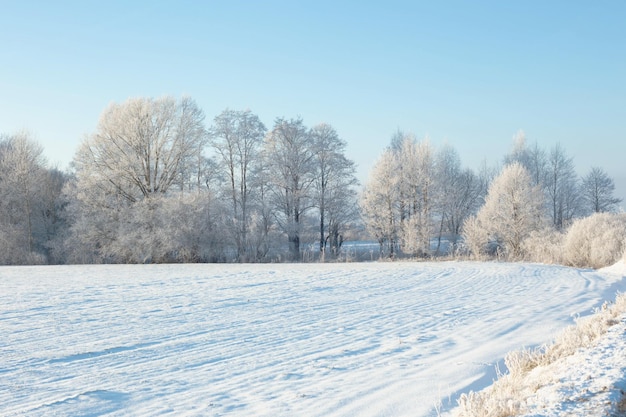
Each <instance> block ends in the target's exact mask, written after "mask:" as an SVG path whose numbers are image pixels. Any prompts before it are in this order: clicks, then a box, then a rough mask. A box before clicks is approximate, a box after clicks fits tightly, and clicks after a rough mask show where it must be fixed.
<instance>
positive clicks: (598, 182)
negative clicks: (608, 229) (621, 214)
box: [581, 167, 622, 213]
mask: <svg viewBox="0 0 626 417" xmlns="http://www.w3.org/2000/svg"><path fill="white" fill-rule="evenodd" d="M614 192H615V184H614V182H613V179H612V178H611V177H610V176H609V175H608V174H607V173H606V172H605V171H604V170H603V169H602V168H599V167H593V168H592V169H591V171H589V173H588V174H587V175H585V176H584V177H583V179H582V184H581V194H582V199H583V204H584V207H583V210H584V211H585V212H586V213H605V212H613V211H615V210H616V209H617V206H618V204H619V203H621V202H622V199H621V198H617V197H615V196H614V195H613V193H614Z"/></svg>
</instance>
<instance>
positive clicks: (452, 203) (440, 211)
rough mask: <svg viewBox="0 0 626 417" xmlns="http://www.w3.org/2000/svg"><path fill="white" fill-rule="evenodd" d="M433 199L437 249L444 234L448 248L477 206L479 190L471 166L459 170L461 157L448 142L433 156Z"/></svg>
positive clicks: (480, 194)
mask: <svg viewBox="0 0 626 417" xmlns="http://www.w3.org/2000/svg"><path fill="white" fill-rule="evenodd" d="M434 188H435V193H436V195H435V197H434V198H435V200H436V203H435V205H436V211H437V215H438V216H439V219H438V221H439V227H438V229H439V231H438V243H437V252H438V251H439V249H440V245H441V239H442V236H443V233H445V232H447V233H449V235H450V244H451V248H450V249H452V250H453V249H454V248H455V247H456V244H457V241H458V237H459V236H460V234H461V228H462V226H463V222H464V221H465V219H467V218H468V217H469V216H470V215H472V214H474V213H475V212H476V210H477V209H478V205H479V203H480V201H481V198H482V193H481V191H482V189H481V185H480V182H479V179H478V177H477V176H476V174H474V172H473V171H472V170H471V169H462V167H461V158H460V157H459V154H458V153H457V151H456V150H455V149H454V148H453V147H452V146H450V145H444V146H443V147H442V148H441V149H439V151H438V152H437V153H436V157H435V187H434Z"/></svg>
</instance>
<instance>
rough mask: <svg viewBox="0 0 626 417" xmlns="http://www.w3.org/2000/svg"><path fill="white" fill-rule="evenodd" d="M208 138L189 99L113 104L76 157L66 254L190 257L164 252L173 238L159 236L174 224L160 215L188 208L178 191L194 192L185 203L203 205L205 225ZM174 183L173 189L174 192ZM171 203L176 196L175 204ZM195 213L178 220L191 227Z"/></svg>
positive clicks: (111, 258)
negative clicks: (205, 148) (193, 202)
mask: <svg viewBox="0 0 626 417" xmlns="http://www.w3.org/2000/svg"><path fill="white" fill-rule="evenodd" d="M206 139H207V135H206V130H205V128H204V114H203V112H202V111H201V110H200V108H199V107H198V106H197V105H196V103H195V102H194V101H193V100H192V99H190V98H186V97H185V98H182V99H180V100H176V99H174V98H171V97H164V98H160V99H153V98H137V99H129V100H127V101H126V102H124V103H122V104H112V105H110V106H109V107H108V108H107V109H106V110H105V111H104V112H103V114H102V116H101V118H100V121H99V123H98V126H97V129H96V132H95V133H94V134H92V135H91V136H89V137H87V138H86V139H85V140H84V141H83V143H82V144H81V146H80V147H79V149H78V152H77V153H76V156H75V158H74V166H75V168H76V173H75V181H74V182H73V183H72V184H71V186H68V187H67V193H66V195H67V196H68V207H67V211H66V214H67V217H68V218H70V219H71V220H72V225H71V227H70V233H69V236H68V239H66V242H65V245H64V250H65V253H66V254H67V256H68V257H69V258H70V259H73V260H75V261H87V262H148V261H149V262H163V261H175V260H183V259H187V260H189V259H192V258H193V256H187V255H185V251H183V250H182V249H181V248H180V247H178V248H177V249H174V248H173V246H168V244H167V243H168V242H170V243H171V242H175V241H176V239H173V238H172V239H169V238H168V237H167V234H166V233H165V232H164V231H165V230H168V227H169V225H170V224H171V223H172V222H173V221H174V220H173V219H167V218H163V216H167V214H166V213H167V212H168V210H170V209H172V210H173V208H174V207H178V208H182V207H188V206H185V204H183V191H184V190H186V189H192V190H195V193H193V194H192V195H190V196H189V198H185V199H184V201H195V202H203V206H204V205H205V204H206V207H207V209H206V210H198V211H196V213H197V215H198V216H201V215H202V216H207V217H206V220H207V222H208V221H209V217H208V215H207V213H209V211H210V210H209V205H210V204H213V203H214V201H215V200H214V199H213V198H212V195H211V193H212V190H210V189H208V187H207V185H208V184H209V177H210V176H211V175H212V173H213V171H214V169H211V168H210V164H211V161H210V160H208V159H207V158H206V157H204V155H202V152H203V147H204V145H205V144H206ZM179 181H180V184H181V186H180V189H178V190H177V189H176V187H173V186H174V185H176V184H179ZM195 194H201V196H199V197H196V196H195ZM171 198H180V199H181V200H180V204H173V203H171V202H170V201H169V200H170V199H171ZM168 207H169V208H168ZM169 212H170V213H171V212H172V211H171V210H170V211H169ZM192 212H193V210H188V211H187V214H184V213H185V212H184V211H183V212H182V213H181V214H179V217H180V216H186V217H185V218H187V219H188V220H189V221H196V220H197V219H196V220H194V219H192V218H191V217H192ZM177 220H182V219H177ZM207 224H208V223H207ZM194 229H195V230H199V228H198V227H195V228H194ZM213 232H217V231H216V229H215V228H213ZM168 248H170V249H168ZM202 252H203V249H201V248H198V251H197V253H202ZM194 256H195V255H194ZM200 258H202V259H208V258H210V257H209V256H205V255H200V256H198V257H197V259H200Z"/></svg>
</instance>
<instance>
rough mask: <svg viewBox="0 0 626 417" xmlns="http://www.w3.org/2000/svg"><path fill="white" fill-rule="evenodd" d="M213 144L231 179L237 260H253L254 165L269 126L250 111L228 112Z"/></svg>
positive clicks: (212, 132) (218, 121) (216, 127)
mask: <svg viewBox="0 0 626 417" xmlns="http://www.w3.org/2000/svg"><path fill="white" fill-rule="evenodd" d="M209 133H210V138H211V145H212V146H213V148H214V149H215V150H216V151H217V154H218V156H219V159H220V163H221V165H222V167H223V169H224V170H225V171H226V176H227V178H228V194H229V197H230V200H231V208H232V213H233V214H232V225H231V228H232V230H233V232H232V234H233V235H234V240H235V244H236V246H237V259H238V260H239V261H240V262H245V261H248V260H249V257H250V251H251V248H250V242H249V241H248V229H249V228H250V219H251V216H252V213H251V207H250V206H251V201H250V200H251V193H252V190H253V187H251V183H252V180H253V179H252V178H251V173H252V172H253V168H254V167H253V164H254V163H255V162H256V161H258V159H259V153H260V148H261V145H262V143H263V137H264V135H265V126H264V125H263V123H261V121H260V120H259V118H258V117H257V116H256V115H255V114H253V113H252V112H251V111H250V110H245V111H236V110H224V111H223V112H222V113H220V114H219V115H218V116H216V117H215V119H214V121H213V126H212V127H211V128H210V130H209Z"/></svg>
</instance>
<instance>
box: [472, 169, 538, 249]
mask: <svg viewBox="0 0 626 417" xmlns="http://www.w3.org/2000/svg"><path fill="white" fill-rule="evenodd" d="M544 224H545V220H544V215H543V195H542V193H541V190H540V188H539V187H537V186H533V185H532V178H531V176H530V174H529V173H528V171H527V170H526V169H525V168H524V167H523V166H522V165H521V164H519V163H513V164H511V165H508V166H506V167H505V168H504V169H503V170H502V172H501V173H500V175H499V176H498V177H496V178H495V179H494V180H493V182H492V184H491V186H490V187H489V193H488V194H487V197H486V198H485V205H484V206H483V207H482V208H481V209H480V210H479V211H478V214H477V215H476V217H475V218H471V219H469V223H468V225H469V227H468V232H469V233H468V234H470V235H473V234H475V232H476V231H477V230H484V235H483V237H484V238H486V239H487V241H483V242H480V241H478V240H477V239H475V238H474V236H471V238H470V239H469V240H471V241H472V243H473V245H474V248H473V251H474V253H475V254H476V255H479V254H480V253H481V252H483V251H484V248H485V247H487V245H488V244H490V243H492V244H495V245H497V247H498V248H499V250H501V251H502V252H503V254H504V255H505V256H506V257H507V258H508V259H520V258H521V256H522V255H523V253H522V243H523V241H524V240H525V239H526V238H527V237H528V236H529V235H530V233H531V232H532V231H535V230H540V229H542V228H543V226H544Z"/></svg>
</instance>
